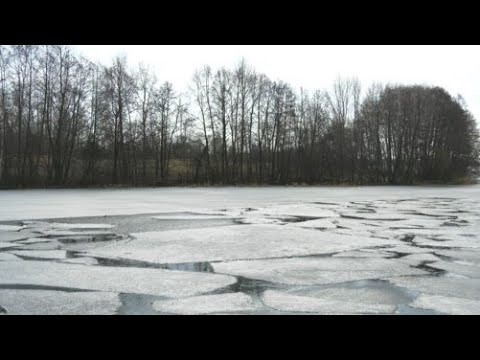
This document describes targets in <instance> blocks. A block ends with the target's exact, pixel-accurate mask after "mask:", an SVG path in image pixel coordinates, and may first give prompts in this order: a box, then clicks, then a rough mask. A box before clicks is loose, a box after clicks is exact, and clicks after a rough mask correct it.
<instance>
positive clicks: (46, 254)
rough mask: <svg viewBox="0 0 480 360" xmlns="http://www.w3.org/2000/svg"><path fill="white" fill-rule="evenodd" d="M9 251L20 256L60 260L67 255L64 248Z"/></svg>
mask: <svg viewBox="0 0 480 360" xmlns="http://www.w3.org/2000/svg"><path fill="white" fill-rule="evenodd" d="M11 253H12V254H14V255H18V256H20V257H27V258H35V259H46V260H61V259H65V258H66V257H67V252H66V251H65V250H50V251H48V250H45V251H42V250H15V251H11Z"/></svg>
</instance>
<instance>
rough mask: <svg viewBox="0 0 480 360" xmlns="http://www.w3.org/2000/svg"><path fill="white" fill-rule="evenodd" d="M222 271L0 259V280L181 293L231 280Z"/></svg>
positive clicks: (170, 294)
mask: <svg viewBox="0 0 480 360" xmlns="http://www.w3.org/2000/svg"><path fill="white" fill-rule="evenodd" d="M235 281H236V280H235V278H233V277H230V276H225V275H217V274H206V273H195V272H181V271H168V270H160V269H158V270H157V269H140V268H113V267H102V266H84V265H77V264H63V263H53V262H45V261H41V262H39V261H12V262H10V261H2V262H0V284H3V285H6V284H12V285H18V284H24V285H32V284H35V285H42V286H54V287H63V288H76V289H86V290H99V291H110V292H118V293H136V294H149V295H158V296H167V297H184V296H192V295H197V294H201V293H207V292H210V291H213V290H216V289H219V288H223V287H226V286H228V285H231V284H233V283H235Z"/></svg>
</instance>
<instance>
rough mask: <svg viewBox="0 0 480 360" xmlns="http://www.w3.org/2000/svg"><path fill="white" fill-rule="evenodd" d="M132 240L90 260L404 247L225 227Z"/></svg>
mask: <svg viewBox="0 0 480 360" xmlns="http://www.w3.org/2000/svg"><path fill="white" fill-rule="evenodd" d="M132 236H134V237H135V240H133V241H130V242H128V243H123V244H118V245H116V246H109V247H105V248H100V249H95V250H91V251H87V252H86V253H85V255H86V256H92V257H103V258H116V259H132V260H139V261H145V262H151V263H160V264H165V263H187V262H201V261H222V260H236V259H261V258H274V257H277V258H278V257H292V256H308V255H313V254H329V253H336V252H340V251H347V250H354V249H359V248H363V247H369V246H381V245H396V244H399V243H400V242H399V241H394V240H383V239H374V238H369V237H361V236H343V235H338V234H331V233H324V232H320V231H317V230H307V229H296V228H287V227H280V226H275V225H245V226H224V227H221V228H209V229H202V231H198V230H194V229H187V230H173V231H164V232H149V233H138V234H132Z"/></svg>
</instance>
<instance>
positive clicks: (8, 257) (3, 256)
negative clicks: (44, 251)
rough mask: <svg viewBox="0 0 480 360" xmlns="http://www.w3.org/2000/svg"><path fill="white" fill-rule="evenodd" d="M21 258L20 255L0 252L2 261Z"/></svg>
mask: <svg viewBox="0 0 480 360" xmlns="http://www.w3.org/2000/svg"><path fill="white" fill-rule="evenodd" d="M18 260H21V259H20V258H19V257H18V256H15V255H13V254H10V253H6V252H0V261H18Z"/></svg>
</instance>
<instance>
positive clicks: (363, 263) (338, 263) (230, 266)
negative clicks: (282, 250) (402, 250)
mask: <svg viewBox="0 0 480 360" xmlns="http://www.w3.org/2000/svg"><path fill="white" fill-rule="evenodd" d="M212 266H213V268H214V269H215V272H218V273H221V274H229V275H235V276H244V277H248V278H252V279H258V280H264V281H270V282H276V283H280V284H290V285H294V284H298V285H314V284H334V283H342V282H348V281H357V280H368V279H378V278H381V277H385V276H400V275H427V274H428V273H427V272H425V271H423V270H420V269H415V268H412V267H410V266H409V265H408V264H405V263H402V262H400V261H395V260H390V259H381V258H380V259H378V258H368V259H365V258H304V259H298V258H297V259H278V260H277V259H276V260H252V261H232V262H225V263H214V264H212Z"/></svg>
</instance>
